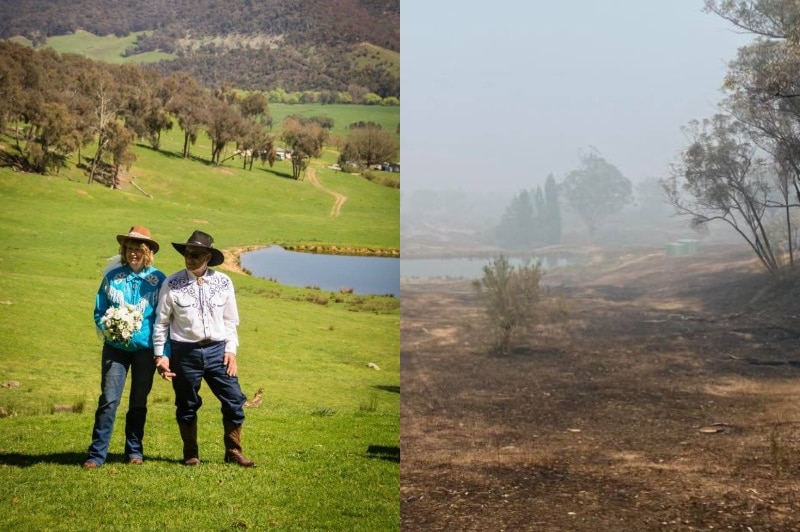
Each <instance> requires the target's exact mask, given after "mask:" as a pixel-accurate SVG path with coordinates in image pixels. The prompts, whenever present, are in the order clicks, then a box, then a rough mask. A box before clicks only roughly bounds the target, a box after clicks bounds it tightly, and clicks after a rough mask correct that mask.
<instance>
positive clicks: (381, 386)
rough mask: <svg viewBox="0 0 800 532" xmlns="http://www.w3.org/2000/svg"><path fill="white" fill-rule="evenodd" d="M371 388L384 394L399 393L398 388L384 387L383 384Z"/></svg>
mask: <svg viewBox="0 0 800 532" xmlns="http://www.w3.org/2000/svg"><path fill="white" fill-rule="evenodd" d="M373 388H377V389H378V390H383V391H384V392H392V393H400V387H399V386H386V385H383V384H379V385H378V386H373Z"/></svg>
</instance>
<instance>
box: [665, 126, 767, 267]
mask: <svg viewBox="0 0 800 532" xmlns="http://www.w3.org/2000/svg"><path fill="white" fill-rule="evenodd" d="M684 132H685V133H686V134H687V136H688V137H689V139H690V141H691V142H690V144H689V146H688V147H687V148H686V149H685V150H684V151H683V152H682V154H681V157H680V161H679V162H676V163H674V164H673V165H672V173H671V176H670V177H669V178H667V179H665V180H664V181H663V185H664V190H665V191H666V193H667V196H668V198H669V201H670V203H671V204H672V205H673V206H674V207H675V208H676V210H677V212H678V213H680V214H684V215H689V216H691V223H692V226H694V227H698V228H701V227H704V226H705V227H707V226H708V224H709V223H711V222H713V221H721V222H724V223H725V224H727V225H729V226H730V227H731V228H733V229H734V231H736V232H737V233H738V234H739V235H740V236H741V237H742V238H743V239H744V240H745V242H747V244H748V245H749V246H750V248H751V249H752V250H753V251H754V252H755V254H756V256H757V257H758V259H759V260H760V261H761V263H762V264H763V265H764V266H765V267H766V269H767V270H769V271H772V272H774V271H777V270H778V269H779V268H780V266H781V258H780V253H779V250H778V249H777V248H776V246H775V245H774V243H773V239H772V238H771V235H770V231H769V229H768V224H767V221H768V209H769V199H770V196H771V194H772V187H771V181H772V177H773V176H772V167H771V165H770V162H769V161H768V160H766V159H765V158H764V157H763V156H762V154H763V151H762V150H760V148H759V146H758V145H757V144H756V143H755V142H754V141H753V138H752V136H751V132H750V131H749V130H748V127H747V125H746V124H744V123H742V122H740V121H738V120H736V119H734V118H733V117H731V116H729V115H724V114H717V115H715V116H714V117H713V118H711V119H705V120H702V121H697V120H694V121H692V122H691V123H690V124H689V125H688V126H686V127H685V128H684Z"/></svg>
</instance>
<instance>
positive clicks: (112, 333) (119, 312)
mask: <svg viewBox="0 0 800 532" xmlns="http://www.w3.org/2000/svg"><path fill="white" fill-rule="evenodd" d="M143 320H144V316H142V313H141V311H140V310H139V309H138V308H136V307H135V306H133V305H131V304H129V303H127V304H124V305H122V306H119V307H109V308H108V309H107V310H106V313H105V314H104V315H103V317H102V318H100V323H101V324H102V325H103V335H104V336H105V337H106V338H108V339H109V340H111V341H112V342H115V343H118V344H124V345H129V344H130V342H131V339H132V338H133V335H134V334H135V333H136V332H137V331H138V330H140V329H141V328H142V321H143Z"/></svg>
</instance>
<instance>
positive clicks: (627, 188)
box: [559, 149, 633, 236]
mask: <svg viewBox="0 0 800 532" xmlns="http://www.w3.org/2000/svg"><path fill="white" fill-rule="evenodd" d="M580 161H581V165H580V167H579V168H577V169H575V170H572V171H570V172H568V173H567V175H566V176H564V179H563V180H562V181H561V183H560V187H559V189H560V193H561V196H562V197H563V198H564V199H566V200H567V203H569V205H570V206H571V207H572V208H573V209H574V210H575V212H576V213H577V214H578V215H579V216H580V217H581V219H582V220H583V221H584V223H585V224H586V227H587V228H588V229H589V234H590V235H591V236H594V234H595V232H596V231H597V229H599V228H600V226H601V225H602V224H603V223H604V222H605V221H606V220H607V219H608V217H609V216H611V215H613V214H615V213H617V212H619V211H620V210H622V208H624V207H625V206H626V205H627V204H629V203H630V202H631V201H632V200H633V186H632V185H631V182H630V180H629V179H628V178H627V177H625V176H624V175H623V174H622V172H620V171H619V169H618V168H617V167H616V166H614V165H613V164H611V163H609V162H608V161H606V160H605V159H604V158H603V157H601V156H600V154H599V153H598V152H597V151H596V150H593V149H592V150H590V151H588V152H586V153H584V154H582V155H581V157H580Z"/></svg>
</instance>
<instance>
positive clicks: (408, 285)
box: [401, 247, 800, 531]
mask: <svg viewBox="0 0 800 532" xmlns="http://www.w3.org/2000/svg"><path fill="white" fill-rule="evenodd" d="M751 259H752V255H751V254H750V253H748V251H747V250H743V249H741V248H740V249H738V250H736V251H731V248H730V247H717V248H705V249H702V250H701V251H700V252H699V253H698V254H697V255H694V256H691V257H665V256H664V254H663V253H660V252H655V251H651V252H649V253H648V252H641V251H640V252H632V253H630V254H621V255H619V256H617V257H615V258H613V259H612V260H609V259H607V258H606V259H604V260H603V261H601V262H599V263H596V264H594V265H591V266H587V267H583V268H581V269H580V270H572V271H566V272H561V271H556V272H549V273H547V274H546V275H545V277H544V279H543V281H542V284H543V285H544V286H546V287H547V296H546V298H545V300H544V301H543V302H542V303H541V308H542V312H543V317H542V318H541V319H540V320H538V321H537V324H536V325H534V326H532V328H531V329H530V330H529V331H527V332H525V333H524V334H522V335H520V336H519V337H518V338H516V340H515V349H514V351H513V353H511V354H507V355H493V354H490V351H489V349H488V348H487V346H486V341H485V336H486V327H485V325H484V322H483V320H482V319H481V309H480V307H479V306H478V303H477V301H476V298H475V295H474V293H473V290H472V288H471V286H470V283H469V282H466V281H444V280H442V281H420V280H415V281H408V282H404V283H403V284H402V285H401V289H402V295H401V302H402V303H401V305H402V321H401V364H402V366H401V367H402V407H401V434H402V438H401V450H402V461H401V518H402V528H403V530H409V531H417V530H425V531H430V530H447V531H455V530H459V531H460V530H475V531H478V530H480V531H501V530H536V531H540V530H541V531H560V530H570V531H572V530H577V531H581V530H592V531H605V530H625V529H627V530H629V531H639V530H712V529H713V530H753V531H765V530H774V531H789V530H800V320H798V315H800V289H798V288H797V287H796V286H800V283H798V282H796V281H795V282H793V281H782V282H778V281H776V280H774V279H770V278H769V276H768V275H767V274H765V273H763V271H762V270H761V269H760V268H759V267H758V265H757V264H756V263H754V262H753V261H752V260H751Z"/></svg>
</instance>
